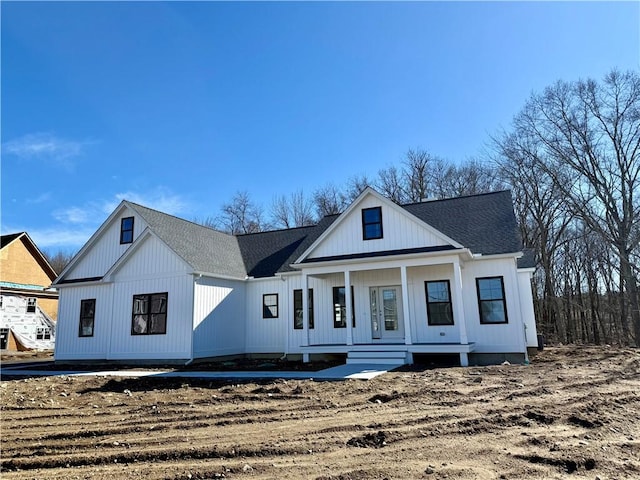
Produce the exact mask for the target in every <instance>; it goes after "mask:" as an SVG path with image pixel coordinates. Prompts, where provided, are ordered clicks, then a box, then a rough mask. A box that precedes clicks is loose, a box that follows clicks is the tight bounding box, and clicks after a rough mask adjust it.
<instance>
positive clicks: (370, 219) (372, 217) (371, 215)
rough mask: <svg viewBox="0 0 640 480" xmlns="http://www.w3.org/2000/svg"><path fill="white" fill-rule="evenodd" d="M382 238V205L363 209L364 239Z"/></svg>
mask: <svg viewBox="0 0 640 480" xmlns="http://www.w3.org/2000/svg"><path fill="white" fill-rule="evenodd" d="M377 238H382V207H373V208H364V209H362V239H363V240H375V239H377Z"/></svg>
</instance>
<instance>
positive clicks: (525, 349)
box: [514, 259, 529, 365]
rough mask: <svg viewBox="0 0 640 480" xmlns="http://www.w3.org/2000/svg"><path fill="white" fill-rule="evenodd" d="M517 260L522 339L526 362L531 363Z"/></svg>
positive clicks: (517, 287)
mask: <svg viewBox="0 0 640 480" xmlns="http://www.w3.org/2000/svg"><path fill="white" fill-rule="evenodd" d="M514 260H515V263H516V264H515V267H516V268H515V272H516V273H515V277H516V283H515V287H516V290H517V292H518V310H519V311H520V322H522V341H523V343H524V364H525V365H529V349H528V348H527V323H526V322H525V319H524V315H522V296H521V294H520V275H519V274H518V260H517V259H514Z"/></svg>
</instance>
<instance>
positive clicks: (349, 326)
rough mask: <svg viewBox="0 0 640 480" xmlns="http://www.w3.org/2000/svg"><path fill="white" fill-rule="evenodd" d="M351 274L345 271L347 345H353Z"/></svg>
mask: <svg viewBox="0 0 640 480" xmlns="http://www.w3.org/2000/svg"><path fill="white" fill-rule="evenodd" d="M351 301H352V298H351V272H350V271H349V270H345V271H344V302H345V303H346V305H345V306H346V312H347V318H346V319H345V321H346V322H347V345H353V320H352V318H353V309H352V308H351Z"/></svg>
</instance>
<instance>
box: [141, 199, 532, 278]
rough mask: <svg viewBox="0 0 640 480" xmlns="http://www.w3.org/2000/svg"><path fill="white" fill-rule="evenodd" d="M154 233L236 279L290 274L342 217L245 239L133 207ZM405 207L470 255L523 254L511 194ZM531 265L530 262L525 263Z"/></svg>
mask: <svg viewBox="0 0 640 480" xmlns="http://www.w3.org/2000/svg"><path fill="white" fill-rule="evenodd" d="M129 204H130V205H131V207H132V208H134V209H135V210H136V211H137V212H138V213H139V214H140V215H141V216H142V217H143V218H144V219H145V221H146V222H147V223H148V224H149V226H150V227H151V229H152V230H153V231H154V232H155V233H156V235H158V236H159V237H160V238H161V239H162V240H163V241H164V242H166V243H167V245H169V246H170V247H171V248H172V249H173V250H174V251H175V252H176V253H177V254H178V255H179V256H180V257H182V258H183V259H184V260H185V261H186V262H187V263H189V264H190V265H191V266H192V267H193V268H194V269H195V270H197V271H201V272H207V273H212V274H219V275H226V276H231V277H236V278H245V277H246V276H250V277H255V278H261V277H270V276H273V275H274V274H276V273H278V272H288V271H293V270H294V269H293V268H291V267H290V264H291V263H293V262H294V261H295V260H296V259H298V258H299V257H300V255H302V253H303V252H304V251H305V250H307V249H308V248H309V247H310V246H311V244H312V243H313V242H314V241H316V239H317V238H318V237H319V236H320V235H321V234H322V233H323V232H324V231H325V230H326V229H327V228H329V226H330V225H331V224H332V223H333V222H334V221H335V220H336V219H337V218H338V215H331V216H327V217H324V218H323V219H322V220H321V221H320V222H319V223H318V224H317V225H313V226H309V227H300V228H291V229H286V230H274V231H269V232H260V233H252V234H246V235H237V236H233V235H229V234H226V233H222V232H219V231H217V230H213V229H211V228H207V227H203V226H201V225H198V224H195V223H192V222H188V221H186V220H181V219H179V218H176V217H173V216H171V215H167V214H164V213H161V212H158V211H156V210H151V209H149V208H146V207H143V206H141V205H136V204H132V203H129ZM402 208H404V209H405V210H407V211H408V212H409V213H411V214H413V215H415V216H416V217H418V218H419V219H421V220H423V221H424V222H426V223H428V224H429V225H431V226H432V227H434V228H435V229H437V230H439V231H441V232H442V233H444V234H445V235H447V236H448V237H450V238H452V239H453V240H455V241H457V242H458V243H460V244H461V245H463V246H464V247H466V248H469V249H470V250H471V251H472V253H481V254H483V255H494V254H500V253H514V252H519V251H521V248H522V247H521V242H520V236H519V232H518V228H517V224H516V218H515V215H514V213H513V204H512V200H511V193H510V192H509V191H502V192H496V193H487V194H481V195H472V196H467V197H458V198H451V199H445V200H434V201H429V202H422V203H413V204H409V205H403V206H402ZM525 263H526V264H527V265H528V264H529V263H531V262H530V260H529V259H527V261H526V262H525Z"/></svg>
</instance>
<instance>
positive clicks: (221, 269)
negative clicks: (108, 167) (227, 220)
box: [127, 202, 246, 278]
mask: <svg viewBox="0 0 640 480" xmlns="http://www.w3.org/2000/svg"><path fill="white" fill-rule="evenodd" d="M127 203H128V204H129V206H130V207H131V208H132V209H134V210H135V211H136V212H137V213H138V214H139V215H140V216H141V217H142V218H144V220H145V222H147V223H148V224H149V227H150V228H151V230H152V231H153V232H154V233H155V234H156V235H157V236H158V237H159V238H160V239H161V240H162V241H164V242H165V243H166V244H167V245H168V246H169V247H170V248H171V249H172V250H173V251H174V252H175V253H176V254H177V255H178V256H180V257H181V258H182V259H183V260H184V261H185V262H187V263H188V264H189V265H191V267H193V269H194V270H195V271H197V272H203V273H212V274H218V275H224V276H229V277H234V278H245V277H246V270H245V267H244V262H243V260H242V255H241V254H240V247H239V246H238V240H237V239H236V237H234V236H233V235H229V234H227V233H223V232H219V231H217V230H213V229H212V228H208V227H204V226H202V225H198V224H196V223H193V222H189V221H187V220H182V219H180V218H177V217H174V216H172V215H168V214H166V213H162V212H158V211H157V210H152V209H150V208H147V207H143V206H142V205H137V204H135V203H131V202H127Z"/></svg>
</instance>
